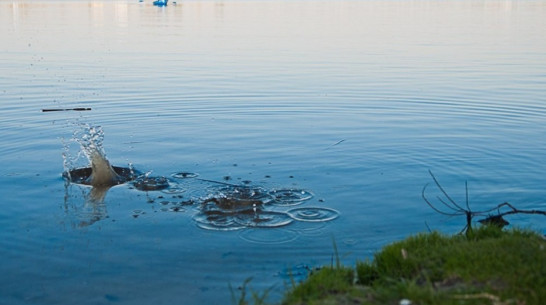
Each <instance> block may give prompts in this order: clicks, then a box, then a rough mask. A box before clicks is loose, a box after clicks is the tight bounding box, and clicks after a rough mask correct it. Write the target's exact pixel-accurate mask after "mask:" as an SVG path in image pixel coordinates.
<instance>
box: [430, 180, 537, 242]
mask: <svg viewBox="0 0 546 305" xmlns="http://www.w3.org/2000/svg"><path fill="white" fill-rule="evenodd" d="M428 172H429V174H430V176H431V177H432V180H434V183H435V184H436V186H437V187H438V189H439V190H440V191H441V192H442V194H443V195H444V196H445V198H447V201H445V200H443V199H442V197H441V196H436V199H437V200H438V201H439V202H440V203H441V204H443V205H444V206H445V207H446V208H448V209H449V210H451V211H453V212H446V211H442V210H440V209H438V208H437V207H436V206H435V205H434V204H433V203H432V202H431V201H430V200H428V198H427V197H426V195H425V192H426V189H427V187H428V185H429V184H428V183H427V184H425V186H424V187H423V190H422V191H421V196H422V197H423V200H424V201H425V202H426V204H427V205H428V206H429V207H431V208H432V209H433V210H434V211H435V212H437V213H439V214H442V215H446V216H459V215H465V216H466V226H465V228H464V229H463V230H462V231H461V232H466V233H468V232H469V231H471V230H472V226H471V225H472V218H473V217H474V216H478V215H480V216H485V215H487V214H489V213H490V212H493V211H497V214H495V215H488V216H487V217H486V218H485V219H482V220H480V222H481V223H491V224H495V225H499V226H501V227H502V226H505V225H507V224H508V222H507V221H506V220H504V219H503V218H502V217H503V216H506V215H511V214H537V215H544V216H546V211H542V210H520V209H517V208H516V207H514V206H513V205H511V204H510V203H508V202H504V203H501V204H499V205H497V206H496V207H494V208H492V209H489V210H484V211H479V212H472V210H471V209H470V202H469V200H468V182H467V181H465V200H466V202H465V204H466V209H465V208H462V207H461V206H460V205H459V204H457V202H455V200H453V199H452V198H451V197H450V196H449V194H448V193H447V192H446V190H445V189H444V188H443V187H442V185H441V184H440V182H439V181H438V179H436V177H435V176H434V174H433V173H432V171H430V170H429V171H428ZM503 207H508V208H510V210H509V211H506V212H501V211H500V210H501V208H503ZM427 227H428V225H427ZM429 230H430V228H429Z"/></svg>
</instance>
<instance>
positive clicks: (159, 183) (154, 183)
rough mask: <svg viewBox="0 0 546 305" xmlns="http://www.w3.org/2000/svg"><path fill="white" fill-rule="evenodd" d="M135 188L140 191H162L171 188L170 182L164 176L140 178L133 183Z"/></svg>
mask: <svg viewBox="0 0 546 305" xmlns="http://www.w3.org/2000/svg"><path fill="white" fill-rule="evenodd" d="M133 186H134V187H135V188H136V189H137V190H139V191H160V190H164V189H166V188H168V187H169V180H168V179H167V178H165V177H162V176H160V177H147V176H140V177H137V178H136V179H135V180H134V181H133Z"/></svg>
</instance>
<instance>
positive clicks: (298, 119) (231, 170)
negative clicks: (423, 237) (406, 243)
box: [0, 0, 546, 304]
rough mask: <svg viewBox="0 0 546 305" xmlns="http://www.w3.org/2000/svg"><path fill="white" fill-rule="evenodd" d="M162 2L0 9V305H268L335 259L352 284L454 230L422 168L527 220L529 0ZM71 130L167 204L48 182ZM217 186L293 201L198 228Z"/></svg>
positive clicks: (533, 5) (535, 140)
mask: <svg viewBox="0 0 546 305" xmlns="http://www.w3.org/2000/svg"><path fill="white" fill-rule="evenodd" d="M177 2H178V3H176V5H175V4H173V3H170V4H169V5H168V6H167V7H155V6H153V5H152V3H151V0H145V1H144V2H141V3H139V2H138V1H25V0H22V1H12V0H9V1H6V0H0V41H1V43H0V71H1V73H0V134H1V138H0V143H1V145H0V155H1V159H0V165H1V166H0V194H1V195H2V196H1V198H2V201H1V209H0V225H1V228H2V230H1V231H0V259H1V264H0V273H1V274H2V276H1V277H0V303H1V304H109V303H115V304H229V302H230V289H229V288H228V285H229V284H231V285H232V286H233V287H234V288H235V289H237V287H238V286H240V285H241V284H242V283H243V282H244V281H245V279H247V278H249V277H252V278H253V279H252V281H251V282H250V284H249V287H250V288H251V289H253V290H256V291H265V290H266V289H268V288H270V289H271V292H270V300H271V301H275V300H279V299H280V298H281V296H282V293H283V291H284V290H285V287H286V285H288V283H289V282H290V275H291V274H292V275H293V276H294V277H295V278H296V279H298V280H299V279H302V278H304V276H305V274H306V272H307V271H306V270H307V268H312V267H315V266H320V265H325V264H330V262H331V260H332V256H333V254H334V246H333V240H335V242H336V244H337V248H338V250H339V253H340V256H341V258H342V260H343V263H345V264H348V265H352V264H354V263H355V262H356V261H357V260H359V259H360V260H363V259H365V258H369V257H371V256H372V255H373V253H374V252H375V251H377V250H378V249H380V248H381V246H383V245H385V244H387V243H390V242H393V241H396V240H399V239H401V238H403V237H405V236H408V235H410V234H415V233H418V232H426V231H427V230H428V227H430V228H431V229H435V230H439V231H442V232H446V233H456V232H458V231H460V230H461V229H462V228H463V227H464V222H465V219H464V217H462V216H456V217H448V216H444V215H439V214H438V213H435V212H434V211H433V210H432V209H431V208H429V207H428V206H427V205H426V204H425V202H424V200H423V199H422V197H421V191H422V189H423V187H424V186H425V185H426V184H427V183H431V184H430V185H429V187H428V188H427V195H428V198H430V200H432V201H434V202H436V203H439V201H437V199H436V196H440V195H441V193H440V192H439V190H438V189H437V188H436V187H435V186H434V183H433V180H432V178H431V176H430V175H429V172H428V171H429V170H431V171H432V172H433V173H434V174H435V176H436V177H437V178H438V180H439V181H440V183H441V184H442V186H443V187H444V188H445V190H446V192H447V193H449V194H450V195H451V197H452V198H453V199H454V200H456V201H457V202H459V203H460V204H464V203H465V181H468V191H469V202H470V207H471V209H473V210H475V211H481V210H487V209H490V208H493V207H495V206H496V205H497V204H499V203H502V202H505V201H508V202H510V203H512V204H514V205H515V206H517V207H518V208H521V209H542V210H544V209H546V179H545V173H546V119H545V118H546V89H545V88H546V39H544V38H545V37H546V2H545V1H500V0H499V1H479V0H476V1H465V0H463V1H404V0H401V1H334V0H332V1H328V0H326V1H299V0H296V1H273V0H271V1H177ZM75 107H83V108H91V110H90V111H79V112H78V111H54V112H42V109H61V108H63V109H64V108H75ZM91 127H94V128H95V130H98V131H102V132H103V133H104V141H103V143H102V147H103V149H104V151H105V152H106V154H107V157H108V158H109V160H110V161H111V162H112V164H113V165H116V166H122V167H129V166H132V167H134V168H135V169H137V170H139V171H141V172H148V173H149V172H150V171H151V173H149V174H150V175H153V176H164V177H166V178H168V179H169V180H170V184H171V187H170V188H168V189H165V190H163V191H148V192H144V191H139V190H137V189H135V187H133V186H132V184H125V185H119V186H116V187H113V188H111V189H110V190H108V192H107V193H106V194H103V195H105V198H104V199H103V200H92V199H90V197H92V195H91V189H90V187H87V186H80V185H76V184H67V183H65V181H64V180H63V178H62V176H61V174H62V173H63V171H64V170H65V166H67V167H69V168H73V167H78V166H87V160H86V158H85V156H84V155H82V154H81V153H80V150H81V148H80V146H79V144H78V141H80V142H81V141H82V138H85V137H86V136H89V133H90V128H91ZM129 164H130V165H129ZM181 173H192V174H197V175H198V176H197V177H196V178H191V177H183V175H182V174H181ZM176 174H178V175H176ZM198 179H201V180H198ZM209 180H210V181H209ZM218 182H220V183H218ZM223 183H224V184H223ZM227 184H229V185H227ZM234 185H245V186H246V188H243V189H252V190H259V191H261V192H264V193H267V194H276V193H277V194H278V193H280V194H282V193H283V192H288V191H289V192H293V193H290V194H288V195H291V196H296V195H297V196H299V195H308V194H312V195H313V196H312V198H307V200H304V201H301V202H295V203H294V204H291V203H290V200H288V201H284V202H281V203H280V204H272V205H268V207H267V209H268V212H271V213H272V215H277V214H274V213H278V215H284V216H283V217H285V218H284V219H285V220H286V221H287V223H286V224H285V225H283V226H280V225H279V226H275V227H274V228H262V227H260V226H259V225H258V224H259V222H257V221H255V222H254V223H250V224H247V225H243V226H242V227H238V228H233V227H229V228H223V229H222V227H220V228H218V227H214V226H212V227H211V226H210V225H208V224H207V223H203V218H202V217H201V218H200V216H199V215H200V214H201V213H202V212H203V210H202V206H201V204H199V201H200V200H203V198H211V197H212V196H216V195H217V194H220V193H221V192H229V191H233V190H234V188H235V187H234ZM222 188H224V189H222ZM225 188H229V189H230V190H228V191H226V190H225ZM308 192H309V193H308ZM215 194H216V195H215ZM288 199H290V198H288ZM304 199H305V198H304ZM190 200H193V201H194V203H193V204H191V202H189V201H190ZM294 209H301V210H300V211H303V212H302V213H301V214H302V215H300V216H302V217H309V218H310V219H303V220H317V221H301V219H300V220H295V219H294V213H296V212H295V211H294ZM296 211H298V210H296ZM287 212H290V213H291V214H287ZM320 213H326V214H327V215H325V218H328V217H329V218H330V219H324V218H320V217H321V216H320V215H318V217H319V218H318V219H313V217H314V216H316V215H314V214H320ZM264 215H265V214H264ZM328 215H329V216H328ZM236 216H237V217H239V216H240V215H236ZM330 216H331V217H330ZM336 216H337V218H336ZM296 218H297V217H296ZM208 220H210V219H208V218H206V217H205V220H204V221H205V222H206V221H208ZM476 220H477V219H476ZM507 220H508V221H510V222H511V223H512V225H516V226H521V227H530V228H533V229H535V230H538V231H540V232H546V222H545V221H544V217H542V216H533V215H531V216H527V215H515V216H511V217H508V218H507ZM237 221H238V220H237ZM235 229H237V230H235ZM236 292H237V293H238V291H237V290H236Z"/></svg>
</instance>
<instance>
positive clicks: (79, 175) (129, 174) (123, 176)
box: [63, 166, 142, 185]
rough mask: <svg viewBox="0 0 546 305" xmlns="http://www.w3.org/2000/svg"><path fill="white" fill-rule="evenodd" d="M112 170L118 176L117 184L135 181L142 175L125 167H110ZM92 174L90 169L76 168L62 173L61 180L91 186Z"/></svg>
mask: <svg viewBox="0 0 546 305" xmlns="http://www.w3.org/2000/svg"><path fill="white" fill-rule="evenodd" d="M112 169H113V170H114V172H116V174H117V175H118V179H117V184H123V183H125V182H128V181H132V180H135V179H136V178H137V177H138V176H140V175H142V173H140V172H139V171H137V170H134V169H131V168H127V167H119V166H112ZM92 173H93V169H92V168H91V167H82V168H76V169H73V170H70V171H67V172H63V178H64V179H66V180H67V181H69V182H72V183H77V184H85V185H91V180H90V177H91V174H92Z"/></svg>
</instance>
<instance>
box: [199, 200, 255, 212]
mask: <svg viewBox="0 0 546 305" xmlns="http://www.w3.org/2000/svg"><path fill="white" fill-rule="evenodd" d="M210 204H213V207H214V208H212V209H211V208H210V207H211V205H210ZM207 205H208V206H209V208H203V210H204V212H205V213H207V212H217V211H218V210H220V211H222V212H227V213H231V212H241V211H247V210H253V209H254V208H261V206H262V205H263V202H262V201H261V200H257V199H248V198H227V197H220V198H209V199H207V200H205V201H203V206H204V207H206V206H207Z"/></svg>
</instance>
